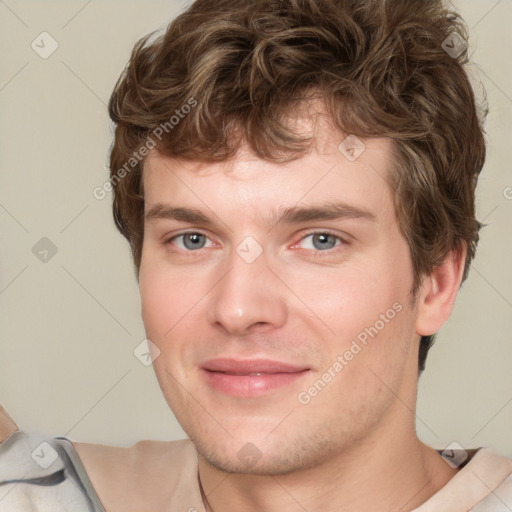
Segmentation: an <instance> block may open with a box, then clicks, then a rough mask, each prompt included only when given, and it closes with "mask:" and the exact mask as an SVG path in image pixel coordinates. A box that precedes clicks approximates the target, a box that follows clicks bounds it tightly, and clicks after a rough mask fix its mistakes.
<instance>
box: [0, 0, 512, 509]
mask: <svg viewBox="0 0 512 512" xmlns="http://www.w3.org/2000/svg"><path fill="white" fill-rule="evenodd" d="M464 34H465V32H464V26H463V25H462V22H461V21H460V19H459V18H458V17H457V16H456V15H453V14H451V13H449V12H447V11H445V9H444V8H443V6H442V4H441V2H440V1H435V0H432V1H430V2H420V1H412V0H409V1H404V2H390V1H388V2H382V1H380V0H379V1H377V0H365V1H360V0H359V1H355V0H258V1H256V2H254V1H250V2H249V1H246V0H236V1H235V0H220V1H218V2H211V1H209V0H197V1H196V2H195V3H193V4H192V5H191V6H190V7H189V8H188V9H187V11H186V12H185V13H183V14H182V15H181V16H179V17H178V18H177V19H176V20H174V22H173V23H172V24H171V25H170V26H169V28H168V30H167V31H166V33H165V34H164V35H163V36H162V37H160V38H158V39H156V40H153V41H150V40H149V38H147V39H144V40H142V41H141V42H140V43H139V44H137V45H136V47H135V49H134V51H133V53H132V57H131V60H130V63H129V65H128V67H127V69H126V70H125V72H124V73H123V75H122V77H121V78H120V80H119V82H118V84H117V86H116V88H115V91H114V93H113V95H112V98H111V101H110V114H111V117H112V119H113V121H114V122H115V123H116V134H115V141H114V144H113V147H112V152H111V162H110V168H111V182H112V184H113V186H114V204H113V207H114V218H115V221H116V224H117V226H118V228H119V230H120V231H121V233H122V234H123V235H124V236H125V237H126V238H127V239H128V241H129V243H130V246H131V249H132V253H133V259H134V263H135V268H136V271H137V277H138V280H139V284H140V291H141V298H142V317H143V321H144V325H145V329H146V333H147V337H148V340H149V341H148V345H149V350H150V352H151V356H152V360H153V366H154V368H155V372H156V375H157V378H158V381H159V384H160V387H161V389H162V391H163V393H164V396H165V398H166V400H167V402H168V404H169V406H170V407H171V409H172V411H173V412H174V414H175V415H176V417H177V419H178V421H179V422H180V424H181V425H182V427H183V429H184V430H185V431H186V433H187V434H188V436H189V438H190V440H186V441H177V442H169V443H157V442H151V441H144V442H140V443H137V444H136V445H134V446H133V447H132V448H129V449H126V448H114V447H105V446H99V445H87V444H81V443H74V444H72V443H70V442H69V441H67V440H66V439H63V438H57V439H54V440H40V439H37V441H38V442H39V444H37V446H36V447H34V446H33V445H35V440H33V439H31V438H30V437H25V438H23V433H21V432H16V431H14V427H12V428H8V426H7V427H6V434H5V436H4V437H6V439H7V440H6V441H4V443H3V445H2V448H3V450H4V452H3V454H2V455H3V459H4V461H5V460H11V461H22V460H25V461H26V462H27V463H26V464H24V465H23V464H21V463H19V466H18V467H17V469H16V471H14V470H12V469H11V470H10V473H9V471H6V472H5V474H6V476H3V475H1V474H0V477H2V476H3V483H4V484H7V486H10V489H11V491H13V492H12V496H11V498H9V495H7V496H5V497H4V499H2V501H0V510H4V509H5V510H7V508H4V509H2V508H1V507H2V506H4V507H5V506H6V505H5V504H6V503H9V500H10V503H11V505H10V506H11V507H14V506H22V505H20V504H19V503H20V500H21V499H23V498H20V496H23V497H24V498H27V503H28V502H31V503H36V502H37V503H38V504H37V506H38V507H39V508H36V510H45V509H44V508H43V507H45V506H47V505H46V504H48V503H50V504H51V503H52V500H53V502H60V503H61V504H63V506H65V507H68V508H67V509H68V510H100V511H102V510H105V511H124V512H126V511H139V510H140V511H142V510H151V511H155V512H156V511H160V510H168V511H187V510H188V511H189V512H191V511H196V510H197V511H200V510H206V511H213V512H219V511H222V512H231V511H235V510H236V511H243V512H249V511H251V512H253V511H269V512H270V511H275V510H286V511H304V510H307V511H319V510H322V511H336V512H345V511H355V510H357V511H360V510H364V511H377V510H378V511H382V510H389V511H396V512H398V511H402V512H403V511H411V510H415V511H421V512H426V511H439V510H450V511H455V510H460V511H463V510H464V511H465V510H474V511H484V510H485V511H488V510H492V511H498V510H510V507H512V476H511V475H512V461H509V460H507V459H505V458H504V457H501V456H498V455H496V454H494V453H492V452H491V451H490V450H488V449H485V448H482V449H475V450H469V451H466V450H462V449H460V450H451V449H448V450H446V451H445V452H444V453H443V456H442V455H441V454H440V453H439V452H438V451H436V450H435V449H433V448H431V447H429V446H427V445H425V444H424V443H422V442H421V441H420V440H419V439H418V437H417V435H416V433H415V415H414V410H415V403H416V393H417V381H418V375H419V373H421V371H422V370H423V369H424V367H425V359H426V356H427V352H428V349H429V347H430V345H431V343H432V341H433V336H434V334H435V333H436V332H437V331H438V330H439V329H440V328H441V326H442V325H443V324H444V322H445V321H446V320H447V319H448V317H449V316H450V314H451V311H452V308H453V305H454V302H455V298H456V295H457V292H458V290H459V287H460V284H461V282H462V281H463V280H464V279H465V278H466V276H467V273H468V270H469V266H470V263H471V261H472V258H473V257H474V254H475V249H476V244H477V241H478V230H479V227H480V225H479V223H478V221H477V220H476V219H475V212H474V192H475V187H476V182H477V177H478V174H479V172H480V170H481V168H482V166H483V163H484V158H485V145H484V138H483V134H482V127H481V122H482V119H479V116H478V109H477V105H476V104H475V100H474V96H473V91H472V89H471V85H470V83H469V80H468V77H467V75H466V73H465V70H464V67H463V64H464V62H465V59H466V53H465V49H464V45H463V41H464ZM44 443H46V444H44ZM51 450H53V451H54V452H55V453H56V455H57V457H56V458H54V462H53V464H55V466H53V467H52V465H48V467H46V468H43V471H42V472H41V471H40V470H38V471H39V472H38V473H37V474H34V473H33V466H34V464H33V461H35V462H37V458H38V457H39V458H40V459H42V460H46V459H47V458H48V453H53V452H52V451H51ZM30 454H32V455H31V458H32V459H33V461H30V460H28V459H29V458H30ZM27 475H28V476H27ZM30 483H31V484H32V485H28V484H30ZM70 483H72V484H75V485H74V486H73V485H70ZM35 484H39V487H40V488H39V489H38V488H37V486H36V485H35ZM64 485H67V486H68V489H67V490H65V492H63V493H61V494H60V495H59V494H58V492H57V491H58V490H59V486H64ZM73 487H74V488H73ZM43 488H44V492H45V493H46V494H44V493H43V491H42V490H41V489H43ZM27 489H28V490H27ZM34 489H36V490H34ZM52 491H54V492H53V494H52ZM14 497H16V498H14ZM15 499H18V501H17V502H16V501H15ZM72 500H76V501H74V502H73V501H72ZM72 507H75V508H72ZM13 509H14V508H10V509H9V510H13ZM63 509H66V508H63ZM20 510H24V509H23V508H20ZM49 510H56V508H51V506H50V508H49Z"/></svg>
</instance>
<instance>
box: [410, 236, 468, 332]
mask: <svg viewBox="0 0 512 512" xmlns="http://www.w3.org/2000/svg"><path fill="white" fill-rule="evenodd" d="M465 261H466V245H465V244H463V246H462V248H461V249H459V250H453V251H450V252H449V253H448V255H447V256H446V258H445V260H444V261H443V263H442V264H441V265H440V266H439V267H437V268H435V269H434V270H433V271H432V273H431V274H430V275H429V276H426V277H425V278H424V279H423V282H422V284H421V288H420V291H419V292H418V293H419V300H418V317H417V319H416V333H417V334H419V335H420V336H429V335H431V334H434V333H436V332H437V331H438V330H439V329H440V328H441V327H442V325H443V324H444V323H445V322H446V320H448V318H449V317H450V315H451V313H452V310H453V306H454V304H455V299H456V298H457V293H458V291H459V288H460V283H461V281H462V274H463V272H464V264H465Z"/></svg>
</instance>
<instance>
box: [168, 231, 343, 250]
mask: <svg viewBox="0 0 512 512" xmlns="http://www.w3.org/2000/svg"><path fill="white" fill-rule="evenodd" d="M190 234H195V235H203V236H205V237H206V238H207V239H210V238H209V237H208V235H206V234H205V233H202V232H201V231H185V232H183V233H180V234H178V235H173V236H172V237H171V238H168V239H166V240H165V241H164V245H166V246H172V245H173V244H172V242H173V240H176V239H177V238H180V237H183V236H186V235H190ZM314 235H329V236H333V237H334V238H336V241H339V242H340V243H336V245H335V246H334V247H332V248H330V249H326V250H323V251H321V250H319V249H305V250H306V251H311V252H312V253H314V254H315V256H319V257H322V256H324V255H331V254H332V253H333V252H334V251H336V250H337V249H336V248H340V247H341V246H344V245H348V242H347V241H346V240H345V239H344V238H342V237H341V236H340V235H337V234H335V233H333V232H331V231H329V230H316V231H310V232H308V233H306V234H305V235H304V236H303V237H302V238H301V239H300V240H299V241H298V242H297V243H295V244H294V245H293V247H295V246H297V245H298V244H299V243H301V242H302V241H303V240H305V239H306V238H308V237H311V236H314ZM201 249H203V248H201ZM201 249H196V250H195V251H194V250H187V249H181V248H180V249H177V250H175V249H173V251H174V252H178V251H184V252H187V253H199V252H200V251H201Z"/></svg>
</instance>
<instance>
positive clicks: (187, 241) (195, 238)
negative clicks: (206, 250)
mask: <svg viewBox="0 0 512 512" xmlns="http://www.w3.org/2000/svg"><path fill="white" fill-rule="evenodd" d="M183 243H184V245H185V247H186V248H187V249H198V248H201V247H202V246H203V245H204V235H201V234H200V233H191V234H188V235H186V236H185V238H184V240H183Z"/></svg>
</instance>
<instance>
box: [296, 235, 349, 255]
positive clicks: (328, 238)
mask: <svg viewBox="0 0 512 512" xmlns="http://www.w3.org/2000/svg"><path fill="white" fill-rule="evenodd" d="M307 240H309V242H308V243H306V244H305V245H306V247H305V248H306V249H315V250H317V251H325V250H328V249H333V248H334V247H335V246H337V245H340V244H341V243H342V242H343V240H342V239H341V238H340V237H339V236H335V235H332V234H330V233H311V234H310V235H307V236H305V237H304V238H303V239H302V240H301V241H300V243H301V244H303V243H304V242H305V241H307ZM308 246H309V247H308Z"/></svg>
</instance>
